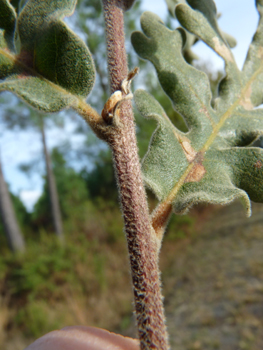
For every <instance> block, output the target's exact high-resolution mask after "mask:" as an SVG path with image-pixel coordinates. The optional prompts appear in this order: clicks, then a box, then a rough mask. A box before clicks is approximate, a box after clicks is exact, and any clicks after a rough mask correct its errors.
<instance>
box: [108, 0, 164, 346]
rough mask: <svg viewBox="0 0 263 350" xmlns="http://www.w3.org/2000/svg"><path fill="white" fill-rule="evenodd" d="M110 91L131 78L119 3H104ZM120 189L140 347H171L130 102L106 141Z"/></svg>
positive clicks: (155, 243) (123, 107)
mask: <svg viewBox="0 0 263 350" xmlns="http://www.w3.org/2000/svg"><path fill="white" fill-rule="evenodd" d="M103 6H104V16H105V27H106V41H107V51H108V69H109V79H110V87H111V92H112V93H113V92H114V91H116V90H120V89H121V82H122V81H123V80H124V79H125V78H126V77H127V75H128V67H127V57H126V51H125V39H124V29H123V11H122V4H121V1H118V0H103ZM108 142H109V144H110V146H111V149H112V154H113V159H114V164H115V171H116V177H117V181H118V185H119V192H120V201H121V205H122V211H123V217H124V224H125V232H126V237H127V243H128V251H129V257H130V264H131V273H132V282H133V290H134V298H135V310H136V316H137V323H138V331H139V339H140V343H141V349H145V350H146V349H158V350H161V349H163V350H164V349H165V350H167V349H168V348H169V345H168V336H167V331H166V325H165V318H164V310H163V300H162V295H161V286H160V279H159V269H158V254H157V250H158V247H157V240H156V237H155V233H154V230H153V228H152V226H151V222H150V215H149V210H148V204H147V200H146V194H145V190H144V186H143V182H142V176H141V169H140V162H139V158H138V152H137V143H136V136H135V127H134V118H133V113H132V107H131V103H130V102H129V101H126V102H124V103H123V104H122V105H121V107H120V125H119V126H118V127H117V128H116V132H114V133H113V134H112V137H111V139H110V140H109V141H108Z"/></svg>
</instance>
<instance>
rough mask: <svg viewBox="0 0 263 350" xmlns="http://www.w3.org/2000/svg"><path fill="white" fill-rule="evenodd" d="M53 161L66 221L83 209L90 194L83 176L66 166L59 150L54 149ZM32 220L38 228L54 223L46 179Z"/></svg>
mask: <svg viewBox="0 0 263 350" xmlns="http://www.w3.org/2000/svg"><path fill="white" fill-rule="evenodd" d="M51 159H52V166H53V171H54V175H55V178H56V185H57V189H58V193H59V194H60V196H59V205H60V208H61V214H62V218H63V219H64V220H66V219H68V218H69V217H70V216H72V212H74V211H76V208H79V207H81V206H82V205H83V203H84V202H85V201H86V200H87V199H88V192H87V188H86V186H85V182H84V181H83V179H82V178H81V176H79V175H78V174H77V173H76V172H75V171H74V170H73V169H72V168H70V167H68V166H67V165H66V162H65V160H64V158H63V156H62V155H61V154H60V153H59V151H58V149H56V148H54V149H53V151H52V155H51ZM32 219H33V221H34V222H35V225H37V226H38V227H39V226H40V227H45V228H49V225H50V223H51V222H52V220H51V212H50V198H49V191H48V183H47V179H46V178H45V184H44V191H43V193H42V195H41V197H40V198H39V200H38V202H37V203H36V204H35V208H34V213H33V217H32Z"/></svg>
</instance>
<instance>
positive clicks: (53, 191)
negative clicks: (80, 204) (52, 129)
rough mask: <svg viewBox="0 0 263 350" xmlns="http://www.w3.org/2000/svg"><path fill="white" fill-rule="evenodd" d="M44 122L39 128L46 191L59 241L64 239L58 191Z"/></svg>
mask: <svg viewBox="0 0 263 350" xmlns="http://www.w3.org/2000/svg"><path fill="white" fill-rule="evenodd" d="M44 128H45V126H44V122H43V123H42V125H41V127H40V130H41V135H42V142H43V151H44V156H45V163H46V172H47V183H48V191H49V199H50V205H51V212H52V219H53V225H54V229H55V233H56V235H57V237H58V238H59V240H60V241H61V242H63V241H64V234H63V229H62V220H61V212H60V207H59V200H58V192H57V186H56V181H55V176H54V173H53V170H52V164H51V159H50V156H49V153H48V150H47V145H46V136H45V130H44Z"/></svg>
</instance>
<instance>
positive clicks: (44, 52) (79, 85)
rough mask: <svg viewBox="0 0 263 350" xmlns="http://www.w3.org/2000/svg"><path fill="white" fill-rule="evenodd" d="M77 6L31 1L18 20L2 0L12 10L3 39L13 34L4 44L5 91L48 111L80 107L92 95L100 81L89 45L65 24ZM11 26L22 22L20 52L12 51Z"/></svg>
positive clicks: (0, 86)
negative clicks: (80, 101) (82, 101)
mask: <svg viewBox="0 0 263 350" xmlns="http://www.w3.org/2000/svg"><path fill="white" fill-rule="evenodd" d="M75 5H76V0H57V1H53V0H47V1H42V0H29V1H28V2H27V3H26V4H25V5H24V7H23V9H22V11H21V12H20V14H19V16H18V18H17V21H16V23H15V20H14V18H15V17H14V15H15V12H14V9H13V8H12V7H11V5H10V4H9V1H6V0H0V6H9V7H8V8H9V12H8V13H10V14H9V16H8V18H6V16H5V17H0V27H1V28H3V29H4V31H3V35H2V37H4V38H7V39H6V40H5V46H4V44H2V45H1V48H0V79H1V80H2V81H1V80H0V91H3V90H9V91H12V92H14V93H15V94H17V95H18V96H19V97H21V98H22V99H24V100H25V101H26V102H28V103H29V104H31V105H32V106H33V107H35V108H37V109H39V110H42V111H45V112H56V111H59V110H61V109H62V108H66V107H70V106H74V105H76V104H77V101H78V100H79V99H84V98H86V97H87V95H88V94H89V93H90V91H91V89H92V87H93V84H94V80H95V70H94V64H93V60H92V57H91V54H90V52H89V50H88V48H87V47H86V46H85V44H84V43H83V42H82V41H81V40H80V38H78V37H77V36H76V35H75V34H74V33H73V32H72V31H71V30H70V29H69V28H68V27H67V25H66V24H65V23H64V22H62V19H63V18H64V17H65V16H69V15H71V14H72V13H73V11H74V9H75ZM11 8H12V9H13V12H12V13H13V17H12V16H11V10H10V9H11ZM0 9H1V7H0ZM1 13H2V11H1ZM11 24H13V27H12V28H14V24H16V37H17V38H16V49H17V53H16V54H14V53H12V52H10V51H7V49H6V47H7V44H8V47H9V48H10V45H11V44H12V45H13V46H14V40H13V36H12V40H11V39H10V38H11V32H12V31H11ZM12 33H13V32H12ZM7 34H8V35H7ZM0 38H1V37H0ZM10 40H11V43H10ZM2 41H3V40H2Z"/></svg>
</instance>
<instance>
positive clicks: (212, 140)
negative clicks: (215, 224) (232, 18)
mask: <svg viewBox="0 0 263 350" xmlns="http://www.w3.org/2000/svg"><path fill="white" fill-rule="evenodd" d="M188 3H189V4H186V3H185V2H182V3H180V4H178V5H177V6H176V16H177V18H178V20H179V21H180V23H181V25H182V26H183V27H185V28H186V29H187V30H188V31H190V32H191V33H193V34H195V35H197V36H198V37H199V38H201V39H202V40H203V41H204V42H205V43H206V44H207V45H209V46H210V47H211V48H212V49H213V50H214V51H215V52H217V53H218V54H219V55H220V56H221V57H222V58H223V59H224V61H225V65H226V77H225V78H224V79H223V80H222V81H221V83H220V85H219V97H218V98H217V99H216V101H215V104H214V107H212V106H211V98H212V96H211V91H210V87H209V81H208V78H207V76H206V75H205V74H204V73H203V72H200V71H198V70H197V69H195V68H194V67H192V66H189V65H188V64H187V62H186V61H185V59H184V58H183V56H182V54H181V50H182V47H183V46H184V44H185V40H186V36H185V32H184V30H183V29H181V28H179V29H177V30H175V31H171V30H169V29H167V28H166V27H165V26H164V25H163V23H162V21H161V20H160V18H159V17H158V16H156V15H154V14H152V13H150V12H146V13H144V14H143V16H142V18H141V25H142V29H143V32H144V34H142V33H139V32H136V33H134V34H133V36H132V42H133V45H134V48H135V50H136V51H137V53H138V54H139V55H140V56H141V57H142V58H144V59H148V60H150V61H151V62H152V63H153V64H154V66H155V68H156V70H157V74H158V78H159V80H160V83H161V85H162V87H163V89H164V91H165V92H166V94H167V95H168V96H169V97H170V98H171V100H172V101H173V104H174V107H175V109H176V110H177V111H178V112H179V113H180V114H181V115H183V117H184V118H185V121H186V123H187V126H188V128H189V131H188V132H187V133H183V132H181V131H180V130H178V129H177V128H176V127H174V126H173V124H172V123H171V122H170V120H169V118H167V116H166V114H165V112H164V110H163V109H162V107H161V106H160V104H159V103H158V102H157V101H156V100H155V99H154V98H153V97H151V96H150V95H149V94H148V93H146V92H145V91H142V90H139V91H137V92H136V94H135V101H136V105H137V107H138V109H139V110H140V112H141V114H142V115H143V116H145V117H147V118H152V119H155V120H156V121H157V122H158V127H157V129H156V131H155V133H154V135H153V138H152V140H151V144H150V148H149V150H148V152H147V155H146V156H145V158H144V160H143V172H144V178H145V182H146V184H147V185H148V186H149V187H150V188H151V189H152V190H153V191H154V193H155V194H156V195H157V197H158V198H159V199H160V200H161V201H163V202H166V201H167V202H169V203H173V208H174V210H175V211H176V212H179V213H180V212H184V211H185V210H187V209H188V208H189V206H191V205H193V204H195V203H198V202H209V203H221V204H223V203H229V202H230V201H232V200H233V199H234V198H241V199H242V200H243V201H244V203H245V206H246V209H247V213H248V215H249V214H250V199H251V200H253V201H256V202H261V201H262V200H263V192H262V190H263V188H262V186H261V184H262V182H263V178H262V174H263V173H262V170H261V168H262V164H263V152H262V149H259V148H256V147H251V146H250V144H251V143H252V142H253V141H255V140H256V139H257V138H258V137H259V136H260V135H262V133H263V118H262V109H254V107H257V106H259V105H260V104H261V103H262V94H261V92H260V91H261V90H260V89H261V85H262V54H261V50H262V49H261V48H260V45H262V35H261V34H260V33H262V23H263V22H262V19H260V21H259V27H258V30H257V33H256V35H255V36H254V40H253V43H252V45H251V47H250V49H249V52H248V57H247V60H246V63H245V65H244V68H243V70H242V72H240V71H239V69H238V68H237V65H236V63H235V60H234V57H233V55H232V53H231V51H230V49H229V47H228V45H227V43H226V41H225V39H224V38H223V37H222V35H221V33H220V31H219V30H218V27H217V21H216V8H215V5H214V3H213V2H212V1H200V2H195V1H189V2H188ZM257 8H258V11H259V13H260V14H262V4H261V1H257ZM197 23H198V24H197ZM163 179H165V181H163Z"/></svg>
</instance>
